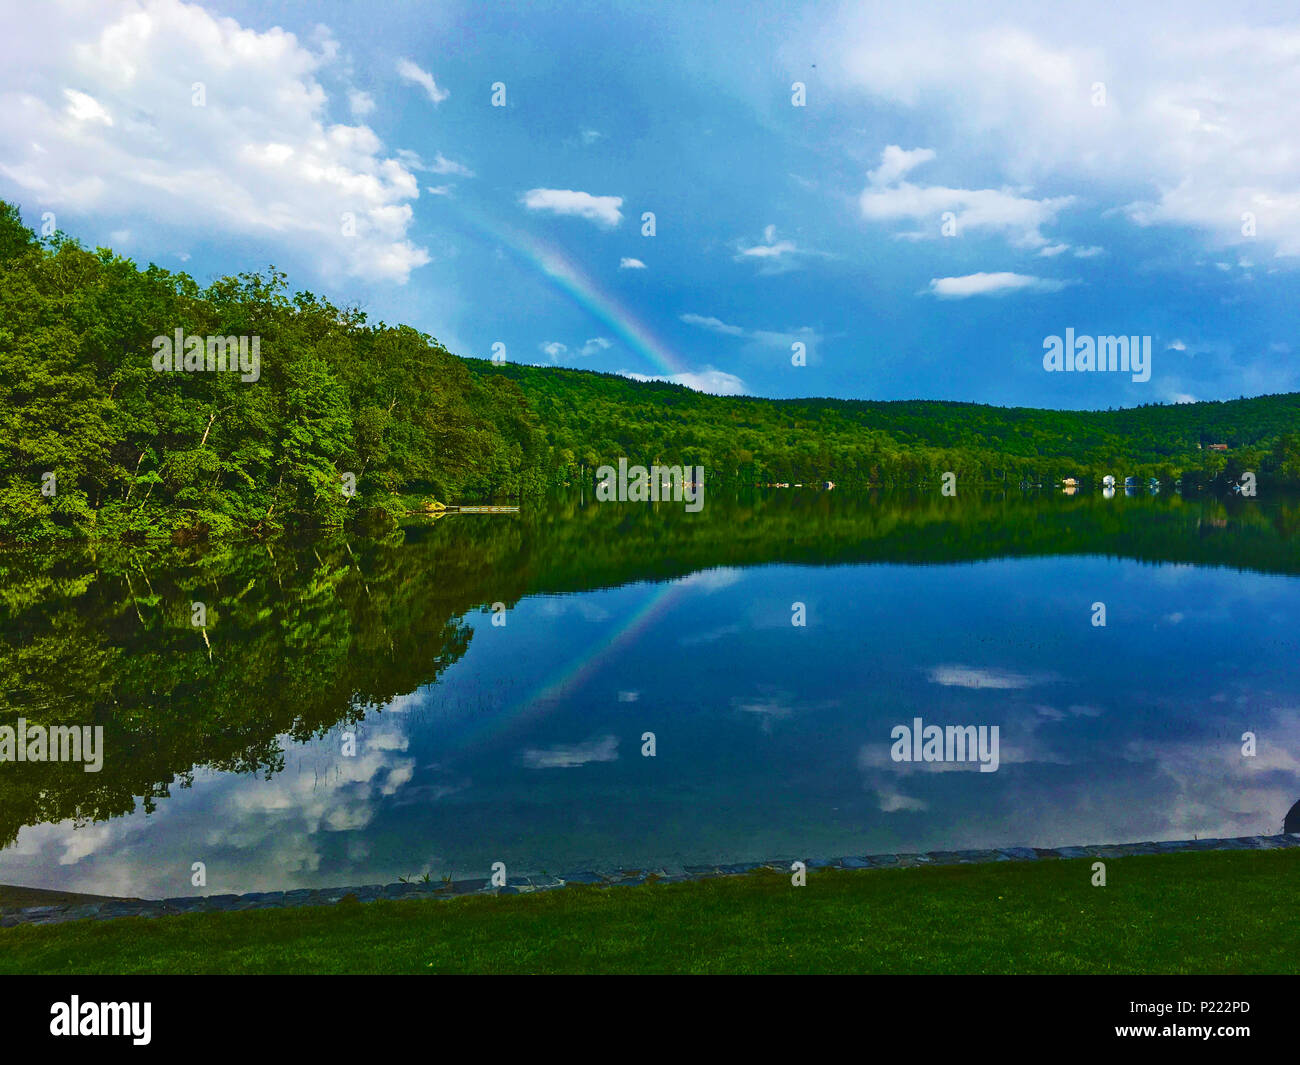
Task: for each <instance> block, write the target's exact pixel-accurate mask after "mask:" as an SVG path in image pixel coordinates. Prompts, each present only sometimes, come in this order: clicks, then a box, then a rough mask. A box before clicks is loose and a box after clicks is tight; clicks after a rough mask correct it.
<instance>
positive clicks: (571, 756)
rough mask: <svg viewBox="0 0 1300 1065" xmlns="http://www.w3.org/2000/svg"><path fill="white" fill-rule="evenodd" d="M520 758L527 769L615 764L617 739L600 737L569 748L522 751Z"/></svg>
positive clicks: (615, 737)
mask: <svg viewBox="0 0 1300 1065" xmlns="http://www.w3.org/2000/svg"><path fill="white" fill-rule="evenodd" d="M522 757H523V763H524V765H526V766H527V767H528V768H529V769H573V768H574V767H576V766H581V765H587V764H588V763H590V762H616V761H618V737H617V736H602V737H600V739H596V740H589V741H588V742H587V743H578V744H574V745H573V746H571V747H547V748H541V749H537V748H534V749H530V750H526V751H524V752H523V756H522Z"/></svg>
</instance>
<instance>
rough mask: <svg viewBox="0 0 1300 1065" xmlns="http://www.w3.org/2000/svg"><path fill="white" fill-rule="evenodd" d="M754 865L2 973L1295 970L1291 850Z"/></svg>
mask: <svg viewBox="0 0 1300 1065" xmlns="http://www.w3.org/2000/svg"><path fill="white" fill-rule="evenodd" d="M1091 865H1092V860H1091V859H1087V860H1077V861H1074V860H1072V861H1063V860H1044V861H1039V862H1023V863H1020V862H1017V863H1000V864H990V865H975V866H949V867H940V868H929V869H899V870H868V871H863V872H834V871H812V872H810V873H809V876H808V885H807V886H806V887H803V888H794V887H791V886H790V880H789V877H788V876H782V875H778V874H775V873H770V872H766V873H761V874H754V875H750V876H745V877H728V878H723V879H716V880H706V881H696V882H692V883H684V884H669V885H664V884H660V885H649V886H642V887H618V888H591V887H573V888H566V889H564V890H562V891H551V892H544V893H540V894H534V895H519V896H505V897H467V898H462V899H458V900H455V901H449V902H437V901H432V900H416V901H405V902H376V903H367V904H361V903H355V902H353V903H340V904H339V905H337V906H332V907H321V908H310V909H298V910H263V911H245V912H240V913H219V914H196V915H190V916H184V917H166V918H161V919H153V920H146V919H139V918H127V919H122V920H116V921H101V922H95V921H78V922H74V923H70V924H65V925H54V926H44V927H40V926H37V927H20V928H12V929H4V930H0V972H4V973H283V972H287V973H362V972H364V973H485V972H486V973H541V972H549V973H667V972H673V973H771V972H777V973H791V972H806V973H828V972H887V973H1282V972H1289V973H1294V972H1297V971H1300V949H1298V948H1300V923H1298V922H1296V921H1295V920H1294V916H1293V915H1294V903H1295V885H1296V883H1297V878H1298V877H1300V850H1277V851H1266V852H1204V853H1189V854H1174V855H1160V856H1153V857H1134V858H1120V859H1112V860H1110V861H1108V862H1107V863H1106V872H1107V880H1108V886H1106V887H1092V886H1091V883H1090V881H1091V876H1092V874H1091Z"/></svg>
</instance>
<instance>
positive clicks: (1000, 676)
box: [929, 665, 1035, 689]
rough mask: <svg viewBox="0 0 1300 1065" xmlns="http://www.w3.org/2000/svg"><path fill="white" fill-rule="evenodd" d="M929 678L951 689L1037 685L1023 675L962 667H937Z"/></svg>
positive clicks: (1030, 678) (1001, 670)
mask: <svg viewBox="0 0 1300 1065" xmlns="http://www.w3.org/2000/svg"><path fill="white" fill-rule="evenodd" d="M929 677H930V680H931V681H932V682H933V683H935V684H942V685H944V686H945V687H950V688H996V689H1016V688H1028V687H1029V686H1030V685H1031V684H1034V683H1035V681H1034V679H1033V678H1032V677H1027V676H1025V675H1024V674H1021V673H1012V672H1010V671H1008V670H1004V669H980V668H978V667H974V666H961V665H948V666H935V667H934V668H933V669H932V670H930V673H929Z"/></svg>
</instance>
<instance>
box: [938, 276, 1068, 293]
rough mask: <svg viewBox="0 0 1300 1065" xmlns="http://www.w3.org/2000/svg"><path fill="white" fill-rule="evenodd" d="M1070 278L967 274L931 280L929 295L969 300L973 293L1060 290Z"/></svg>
mask: <svg viewBox="0 0 1300 1065" xmlns="http://www.w3.org/2000/svg"><path fill="white" fill-rule="evenodd" d="M1069 284H1070V282H1068V281H1054V280H1051V279H1049V278H1043V277H1030V276H1029V275H1028V274H1012V273H1005V272H1004V273H996V274H967V275H965V276H964V277H934V278H931V279H930V289H929V291H930V294H931V295H933V296H938V297H939V298H940V299H966V298H967V297H970V296H1003V295H1006V294H1007V293H1009V292H1059V291H1060V290H1061V289H1063V288H1065V287H1066V286H1067V285H1069Z"/></svg>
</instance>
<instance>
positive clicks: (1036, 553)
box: [0, 492, 1300, 895]
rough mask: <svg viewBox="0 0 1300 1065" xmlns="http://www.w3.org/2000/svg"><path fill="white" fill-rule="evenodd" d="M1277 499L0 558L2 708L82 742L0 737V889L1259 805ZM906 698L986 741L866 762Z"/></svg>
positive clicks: (826, 503) (1289, 583) (1270, 770)
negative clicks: (922, 757) (79, 754)
mask: <svg viewBox="0 0 1300 1065" xmlns="http://www.w3.org/2000/svg"><path fill="white" fill-rule="evenodd" d="M1298 521H1300V513H1298V512H1297V510H1296V508H1294V507H1292V506H1287V505H1269V504H1266V503H1263V502H1258V501H1250V502H1246V501H1241V500H1233V501H1231V502H1229V503H1228V504H1226V505H1225V504H1222V503H1218V502H1213V501H1195V500H1190V501H1189V500H1182V499H1179V498H1178V497H1176V496H1169V495H1164V494H1162V495H1161V496H1160V497H1155V498H1153V497H1149V496H1147V495H1145V494H1142V495H1139V496H1138V497H1136V498H1131V499H1130V498H1124V497H1121V498H1120V499H1118V500H1111V501H1107V502H1105V503H1104V504H1103V502H1102V501H1101V500H1099V499H1097V498H1096V497H1087V496H1085V497H1074V498H1068V497H1060V496H1049V497H1038V498H1035V499H1033V500H1029V501H1022V500H1020V499H1019V498H1014V499H1002V498H985V499H978V500H965V499H963V500H960V501H958V500H952V499H945V500H918V499H907V498H866V499H854V498H853V497H851V496H848V495H846V494H844V493H839V492H836V493H833V494H825V493H800V494H792V493H776V494H775V495H774V497H772V498H764V497H762V496H751V497H747V498H738V499H732V500H720V499H711V500H710V505H709V507H707V508H706V510H705V511H704V513H703V514H702V515H688V516H683V515H681V514H680V513H678V512H674V511H672V510H671V509H664V508H650V507H635V506H627V507H615V506H596V505H590V504H589V505H587V506H585V507H580V506H578V505H577V504H576V501H573V502H566V501H559V502H555V503H553V504H551V505H549V506H548V507H546V508H534V509H533V510H532V511H531V512H529V513H527V514H525V515H521V516H519V517H497V516H493V517H475V518H457V517H451V518H444V519H441V520H439V521H437V522H436V523H432V524H430V525H429V526H425V527H419V528H415V529H411V530H407V532H406V534H404V535H402V534H399V535H394V536H392V537H390V538H388V539H387V540H386V541H373V540H372V541H362V540H352V541H344V540H341V539H340V540H322V541H320V542H317V543H312V544H305V545H299V546H297V547H294V548H290V547H287V546H286V547H274V548H272V549H269V550H268V549H267V548H264V547H260V546H245V547H217V548H213V549H209V550H207V551H205V552H202V553H193V554H188V555H176V554H172V553H165V552H145V551H141V550H135V551H112V552H100V553H95V554H91V553H72V554H68V555H62V556H60V555H54V556H51V555H46V554H41V555H35V554H19V553H12V552H11V553H9V554H6V555H5V556H3V557H0V569H2V570H3V577H4V580H3V584H2V590H0V602H3V615H2V616H0V621H2V624H0V656H3V659H4V661H3V666H4V676H5V678H6V681H5V685H4V692H3V706H2V707H0V723H5V722H9V723H12V721H13V720H14V719H15V718H17V717H19V716H23V717H25V718H26V719H27V720H30V721H42V722H44V723H47V724H53V723H68V724H100V725H103V726H104V727H105V732H106V737H107V743H108V747H109V756H108V757H107V759H106V762H105V766H104V769H103V771H102V772H101V773H99V774H86V773H84V772H82V770H81V767H80V766H79V765H53V764H44V765H15V764H6V765H4V766H0V842H3V843H4V844H6V847H5V849H4V850H3V851H0V882H9V883H24V884H30V885H33V886H49V887H62V888H68V889H74V890H75V889H79V890H86V891H99V892H110V893H124V894H153V895H158V894H162V895H171V894H187V893H191V892H192V890H193V889H192V888H191V887H190V886H189V870H190V866H191V864H192V863H193V862H195V861H204V862H205V863H206V864H207V867H208V870H209V882H208V890H210V891H246V890H259V889H271V888H279V887H288V886H314V885H324V884H337V883H349V882H352V883H356V882H384V881H391V880H393V879H395V878H396V877H397V876H398V875H406V874H411V873H419V872H422V871H425V870H427V871H430V872H432V873H434V874H436V875H442V874H443V873H449V872H450V873H454V874H455V875H460V876H469V875H479V874H481V872H482V871H483V870H484V869H486V868H487V865H488V864H490V863H491V862H492V861H497V860H504V861H506V862H507V863H508V865H509V866H510V868H511V870H512V872H518V873H525V872H529V871H534V872H535V871H540V870H542V869H549V870H550V871H553V872H554V871H569V870H572V869H574V868H580V867H582V866H585V865H593V866H597V867H609V866H612V865H618V864H622V865H648V864H652V863H653V864H660V863H673V862H678V863H686V864H692V863H695V862H703V861H708V860H730V861H741V860H747V859H753V858H760V857H772V856H777V855H787V854H788V855H792V856H810V855H818V854H822V855H825V854H849V853H855V852H857V853H865V852H870V851H887V850H909V849H940V848H960V847H968V846H971V847H973V846H995V845H1023V844H1028V845H1040V846H1050V845H1056V844H1065V843H1077V842H1105V841H1111V840H1120V839H1150V838H1182V837H1190V836H1192V835H1202V836H1205V835H1239V834H1248V833H1267V832H1273V831H1276V830H1277V827H1278V820H1279V818H1280V816H1281V814H1282V811H1284V810H1285V809H1286V808H1287V806H1288V804H1289V803H1290V802H1291V801H1292V799H1293V797H1294V795H1295V794H1296V793H1297V791H1298V790H1300V765H1297V763H1296V759H1295V752H1297V751H1300V722H1298V721H1297V709H1296V708H1297V707H1300V684H1297V678H1296V676H1295V673H1294V667H1293V663H1294V662H1295V660H1296V656H1295V643H1294V640H1293V639H1291V637H1290V620H1291V619H1293V618H1294V617H1295V616H1296V608H1297V606H1300V602H1298V601H1297V600H1298V599H1300V582H1297V581H1296V579H1295V574H1297V573H1298V572H1300V558H1298V557H1297V551H1296V549H1295V547H1294V543H1295V541H1294V534H1295V531H1296V528H1297V523H1298ZM1153 563H1158V564H1156V565H1153ZM1099 601H1100V602H1105V603H1106V604H1107V607H1108V618H1107V625H1106V626H1105V627H1104V628H1099V627H1095V626H1094V625H1093V624H1092V623H1091V618H1092V616H1093V614H1092V604H1094V603H1096V602H1099ZM194 602H203V603H204V604H205V605H206V607H207V621H208V624H207V627H206V630H196V629H195V628H194V627H193V626H192V625H191V618H192V604H193V603H194ZM493 603H502V604H504V605H505V607H506V610H505V614H504V620H505V624H504V625H493V624H492V618H493V616H494V615H493V613H492V611H491V604H493ZM796 603H799V604H803V609H804V612H805V614H806V620H807V624H806V625H804V626H796V625H792V624H791V621H792V608H793V604H796ZM497 616H500V615H499V614H498V615H497ZM916 716H921V717H924V718H925V719H926V720H927V721H936V722H945V723H966V722H972V723H988V724H996V725H998V726H999V728H1000V730H1001V736H1002V752H1001V762H1002V765H1001V767H1000V769H999V770H998V772H996V773H990V774H980V773H978V772H971V771H970V767H969V766H965V767H962V766H953V765H947V764H943V763H931V764H927V763H912V764H902V763H895V762H893V761H892V760H890V758H889V746H890V743H889V732H890V728H891V727H892V726H893V725H894V724H897V723H899V722H910V721H911V720H912V719H913V718H914V717H916ZM1247 731H1253V732H1254V733H1255V734H1256V735H1257V736H1258V750H1257V753H1256V755H1255V756H1254V757H1245V756H1243V754H1242V735H1243V733H1245V732H1247ZM647 733H653V734H654V737H655V744H656V751H655V757H653V758H650V757H644V756H643V753H642V752H643V750H644V749H645V743H646V741H645V739H644V737H645V736H646V734H647ZM348 734H352V735H353V736H354V737H355V744H356V754H355V756H354V757H347V756H345V755H344V753H343V752H344V750H345V745H346V744H347V742H348ZM1287 816H1288V818H1291V819H1293V818H1295V817H1296V816H1300V815H1297V814H1296V810H1295V809H1292V812H1291V814H1289V815H1287Z"/></svg>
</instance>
